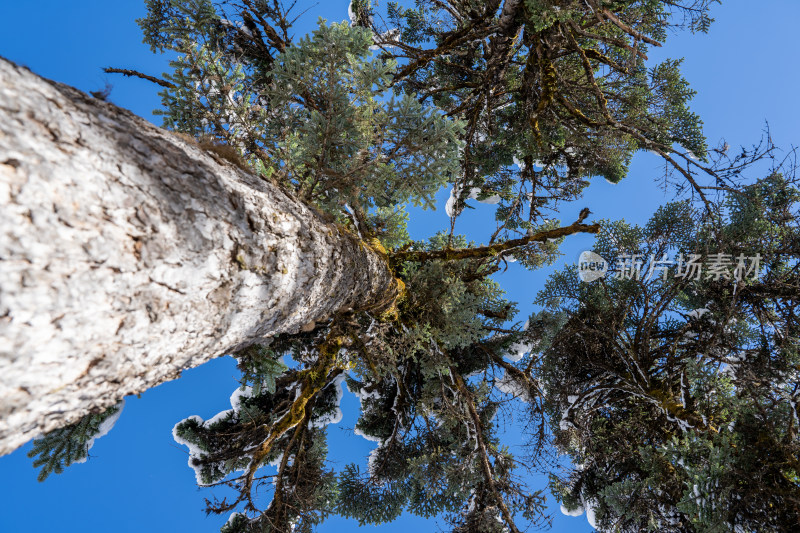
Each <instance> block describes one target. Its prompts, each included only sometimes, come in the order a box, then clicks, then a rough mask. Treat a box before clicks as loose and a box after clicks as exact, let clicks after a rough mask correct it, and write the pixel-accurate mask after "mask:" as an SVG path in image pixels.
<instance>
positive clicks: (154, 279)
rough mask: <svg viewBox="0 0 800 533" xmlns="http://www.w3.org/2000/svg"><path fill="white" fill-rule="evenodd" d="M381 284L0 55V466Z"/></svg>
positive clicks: (195, 161)
mask: <svg viewBox="0 0 800 533" xmlns="http://www.w3.org/2000/svg"><path fill="white" fill-rule="evenodd" d="M395 290H396V286H395V281H394V279H393V277H392V275H391V273H390V272H389V270H388V269H387V267H386V263H385V261H384V260H383V258H382V257H381V256H380V255H379V254H377V253H375V252H374V251H372V250H371V249H370V248H368V247H366V246H364V244H363V243H362V242H361V241H359V240H358V239H357V238H355V237H354V236H352V235H351V234H350V233H348V232H347V231H345V230H342V229H340V228H338V227H336V226H335V225H332V224H328V223H326V222H325V221H324V220H322V218H321V217H320V216H319V215H317V214H315V213H314V212H313V211H312V210H310V209H309V208H307V207H306V206H304V205H303V204H301V203H300V202H298V201H296V200H295V199H293V198H291V197H290V196H288V195H287V194H285V193H284V192H282V191H281V190H280V189H279V188H277V187H275V186H272V185H270V184H269V183H266V182H265V181H263V180H262V179H260V178H258V177H257V176H255V175H252V174H250V173H248V172H245V171H243V170H241V169H239V168H237V167H235V166H233V165H231V164H228V163H226V162H225V161H224V160H221V159H219V158H218V157H217V156H215V154H212V153H210V152H207V151H204V150H203V149H201V148H200V147H198V146H197V145H195V144H193V143H191V142H186V141H184V140H182V139H181V138H179V137H178V136H176V135H174V134H171V133H169V132H167V131H164V130H161V129H159V128H156V127H155V126H153V125H151V124H150V123H148V122H147V121H145V120H143V119H141V118H139V117H136V116H135V115H133V114H132V113H130V112H128V111H125V110H122V109H120V108H118V107H115V106H113V105H111V104H109V103H106V102H102V101H99V100H96V99H93V98H90V97H88V96H87V95H85V94H83V93H81V92H80V91H77V90H75V89H73V88H71V87H67V86H65V85H61V84H58V83H54V82H51V81H48V80H44V79H42V78H40V77H38V76H36V75H34V74H32V73H31V72H29V71H28V70H26V69H24V68H20V67H18V66H16V65H14V64H12V63H10V62H8V61H6V60H3V59H2V58H0V454H5V453H8V452H10V451H12V450H13V449H15V448H17V447H18V446H20V445H21V444H23V443H24V442H26V441H27V440H29V439H31V438H33V437H34V436H36V435H37V434H39V433H43V432H47V431H50V430H53V429H55V428H57V427H60V426H64V425H67V424H70V423H73V422H75V421H77V420H78V419H79V418H80V417H81V416H83V415H85V414H87V413H88V412H90V411H95V410H100V409H103V408H106V407H108V406H110V405H113V404H115V403H116V402H117V401H118V400H119V399H120V398H121V397H122V396H125V395H128V394H135V393H139V392H142V391H144V390H146V389H149V388H151V387H153V386H155V385H158V384H159V383H162V382H164V381H167V380H170V379H174V378H176V377H178V376H179V375H180V372H181V371H182V370H184V369H187V368H190V367H194V366H197V365H199V364H201V363H203V362H205V361H208V360H209V359H211V358H213V357H217V356H220V355H224V354H227V353H233V352H235V351H237V350H239V349H241V348H243V347H245V346H247V345H249V344H252V343H254V342H257V341H259V340H262V339H265V338H268V337H270V336H273V335H275V334H278V333H281V332H292V331H296V330H298V329H299V328H301V327H302V326H303V325H305V324H308V323H311V322H312V321H320V320H324V319H325V318H326V317H329V316H331V315H332V314H333V313H335V312H337V311H341V310H346V309H349V308H364V307H365V306H369V305H370V304H372V305H379V302H381V301H385V299H386V298H387V297H389V298H391V296H392V294H393V291H395Z"/></svg>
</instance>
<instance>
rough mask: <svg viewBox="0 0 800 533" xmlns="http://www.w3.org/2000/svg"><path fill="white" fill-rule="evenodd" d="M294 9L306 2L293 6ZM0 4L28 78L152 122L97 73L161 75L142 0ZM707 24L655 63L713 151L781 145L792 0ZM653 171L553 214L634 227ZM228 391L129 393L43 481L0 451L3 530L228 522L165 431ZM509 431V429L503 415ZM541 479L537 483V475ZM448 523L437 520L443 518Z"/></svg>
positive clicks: (791, 71)
mask: <svg viewBox="0 0 800 533" xmlns="http://www.w3.org/2000/svg"><path fill="white" fill-rule="evenodd" d="M301 3H302V2H301ZM4 4H5V5H3V7H0V55H2V56H4V57H6V58H8V59H11V60H13V61H15V62H17V63H20V64H23V65H26V66H28V67H30V68H31V69H32V70H33V71H34V72H36V73H38V74H40V75H42V76H45V77H48V78H51V79H54V80H56V81H59V82H63V83H66V84H69V85H73V86H75V87H78V88H79V89H82V90H85V91H90V90H97V89H100V88H102V87H103V85H104V84H105V82H106V81H109V82H111V83H112V84H113V85H114V90H113V92H112V93H111V101H113V102H114V103H116V104H117V105H120V106H122V107H126V108H128V109H131V110H132V111H134V112H135V113H137V114H139V115H141V116H144V117H146V118H149V119H151V120H154V121H155V122H156V123H157V124H158V123H160V121H159V120H158V119H153V117H152V115H151V111H152V110H153V109H155V108H156V107H158V105H159V100H158V97H157V96H156V92H157V91H156V89H155V88H154V87H153V86H152V85H151V84H149V83H147V82H144V81H139V80H130V79H123V78H121V77H116V76H112V75H106V74H104V73H103V72H102V71H101V68H102V67H105V66H117V67H123V68H135V69H137V70H140V71H143V72H148V73H153V74H159V73H161V72H163V71H164V70H166V60H165V58H164V57H163V56H156V55H153V54H151V53H150V51H149V49H148V48H147V47H146V46H145V45H143V44H141V35H140V32H139V29H138V27H137V26H136V24H135V22H134V20H135V19H136V18H137V17H140V16H142V15H143V14H144V4H143V2H141V1H138V0H137V1H132V0H124V1H117V2H108V1H107V0H105V1H98V0H84V1H78V2H63V1H54V0H39V1H37V0H27V1H25V2H5V3H4ZM347 4H348V2H347V0H341V1H339V0H337V1H325V2H321V3H319V4H317V5H316V6H315V7H313V8H312V9H311V11H309V12H308V13H307V14H306V15H305V16H304V19H303V21H302V23H301V24H299V25H298V26H297V32H298V34H299V33H301V32H304V31H306V30H307V29H309V28H311V27H313V25H315V23H316V20H317V17H318V16H322V17H325V18H326V19H328V20H331V21H338V20H343V19H345V18H346V17H347ZM714 15H715V17H716V19H717V21H716V23H715V24H714V25H713V26H712V29H711V32H710V33H709V34H708V35H695V36H692V35H684V34H680V35H677V36H673V37H671V38H670V39H669V40H668V41H667V44H666V46H665V47H664V48H663V49H660V50H654V51H653V53H652V54H651V58H652V60H660V59H664V58H666V57H673V58H675V57H685V58H686V59H685V62H684V65H683V72H684V75H685V76H686V78H687V79H688V80H689V81H690V82H691V84H692V86H693V87H694V88H695V89H696V90H697V91H698V95H697V97H696V98H695V100H694V104H693V108H694V110H695V111H697V112H698V113H699V114H700V115H701V117H702V118H703V120H704V123H705V132H706V135H707V137H708V139H709V144H710V145H712V146H713V145H716V143H717V142H718V141H719V140H720V139H722V138H725V139H726V140H727V142H728V143H730V145H731V146H734V147H736V146H738V145H741V144H745V145H747V144H751V143H753V142H756V141H757V140H758V139H759V137H760V135H761V133H762V130H763V128H764V126H765V121H769V124H770V128H771V132H772V137H773V139H774V141H775V142H776V143H777V144H778V145H779V146H783V147H788V146H790V145H791V144H793V143H797V142H799V141H800V135H798V133H800V127H799V126H798V125H800V100H798V99H797V97H796V92H797V85H798V81H800V80H799V79H798V78H799V77H800V74H798V69H797V52H798V48H797V45H796V41H795V40H794V38H793V37H791V36H792V35H794V33H795V32H796V21H797V20H800V2H797V1H796V0H768V1H765V2H759V3H757V4H756V3H754V2H752V1H747V0H730V1H726V2H725V4H724V5H722V6H717V7H716V9H715V11H714ZM662 168H663V165H662V164H661V163H660V162H659V161H658V160H657V159H656V158H655V157H653V156H651V155H649V154H640V155H638V156H637V157H636V159H635V161H634V164H633V166H632V168H631V172H630V175H629V176H628V177H627V178H626V179H625V180H623V182H622V183H620V184H619V185H611V184H608V183H607V182H605V180H602V179H599V180H596V181H595V182H594V183H593V184H592V186H591V187H590V188H589V191H588V194H587V195H586V197H585V198H584V199H582V200H581V201H579V202H576V203H575V204H572V205H566V206H565V207H564V210H563V211H562V214H561V217H562V220H563V221H564V222H572V221H573V220H574V219H575V218H576V216H577V213H578V211H580V209H581V208H582V207H584V206H588V207H590V208H591V210H592V211H593V213H594V215H593V218H609V219H620V218H624V219H626V220H628V221H631V222H638V223H641V222H644V221H645V220H646V219H647V218H648V216H649V215H650V214H651V213H652V212H653V211H654V210H655V209H656V207H657V206H658V205H661V204H663V203H665V202H667V201H669V200H671V196H670V194H669V193H667V194H665V193H664V192H663V191H661V190H659V188H658V187H657V183H656V181H655V180H657V179H658V178H659V176H661V172H662ZM447 196H448V192H447V191H442V192H441V193H440V194H439V196H438V199H439V205H440V208H439V210H437V211H435V212H425V213H419V212H417V211H414V212H413V213H414V220H413V222H412V228H411V230H412V233H413V236H414V237H417V238H422V237H425V236H427V235H429V234H431V233H432V231H434V230H435V229H439V228H443V227H445V226H446V225H447V223H448V221H447V218H446V215H445V214H444V210H443V205H444V201H445V200H446V199H447ZM491 209H492V208H491V206H483V205H479V207H478V209H476V210H475V211H470V212H469V213H468V214H467V215H465V216H464V217H463V218H462V219H460V220H459V224H458V225H457V230H458V231H460V232H463V233H466V234H468V235H470V236H473V237H474V238H476V239H478V240H480V238H481V236H483V235H486V230H487V229H492V228H491V227H486V225H487V224H491ZM591 243H592V238H591V237H589V236H575V237H572V238H570V239H568V241H567V243H565V245H564V247H563V248H562V250H563V251H564V254H565V255H564V257H563V261H561V265H563V264H564V263H565V262H566V263H572V262H574V261H575V260H576V259H577V256H578V254H579V253H580V251H581V250H584V249H587V248H589V247H590V246H591ZM551 271H552V269H546V270H543V271H540V272H536V273H530V272H527V271H523V270H522V269H519V268H516V267H515V266H514V265H512V266H511V268H510V269H509V270H508V272H506V273H505V274H503V275H502V276H500V277H499V278H498V279H499V280H500V282H501V283H502V285H503V287H504V288H505V289H506V290H507V291H508V292H509V293H510V295H511V297H512V299H513V300H516V301H518V302H520V308H521V309H522V313H521V315H520V318H521V320H524V319H525V315H527V314H528V313H529V312H531V311H532V309H533V308H532V305H531V302H532V300H533V298H534V297H535V295H536V292H537V291H538V290H539V288H540V287H541V285H542V282H543V280H544V279H545V277H546V275H547V273H548V272H551ZM237 385H238V381H237V371H236V368H235V365H234V361H233V359H232V358H230V357H224V358H221V359H218V360H216V361H212V362H210V363H208V364H206V365H204V366H202V367H200V368H197V369H193V370H190V371H187V372H185V373H184V376H183V377H182V378H181V379H179V380H177V381H173V382H170V383H166V384H163V385H161V386H159V387H156V388H155V389H152V390H150V391H148V392H146V393H144V394H142V395H141V398H135V397H134V398H128V400H127V404H126V406H125V409H124V412H123V413H122V416H121V418H120V420H119V422H118V423H117V425H116V427H115V428H114V429H113V430H112V431H111V433H109V434H108V435H107V436H106V437H104V438H102V439H100V440H98V441H97V442H96V443H95V446H94V448H92V451H91V456H92V457H91V459H90V460H89V461H88V462H87V463H85V464H81V465H75V466H73V467H71V468H69V469H67V471H66V472H65V473H64V474H62V475H60V476H57V475H54V476H51V477H50V478H49V479H48V480H47V481H46V482H45V483H38V482H37V481H36V472H35V471H34V470H33V468H31V464H30V463H31V460H30V459H28V458H27V457H26V455H25V454H26V452H27V451H28V450H29V449H30V444H28V445H26V446H24V447H23V448H21V449H19V450H17V451H16V452H14V453H13V454H11V455H9V456H6V457H2V458H0V479H2V486H0V501H2V502H3V505H2V508H3V510H2V511H0V531H9V532H11V531H60V532H72V531H82V532H86V531H90V532H94V531H111V530H113V531H119V532H127V531H131V532H134V531H135V532H139V531H143V530H147V531H156V532H160V531H217V530H218V528H219V526H220V525H221V524H222V523H224V521H225V517H222V518H220V517H208V518H207V517H205V515H204V513H203V511H202V510H203V498H204V497H208V496H210V494H209V493H210V492H213V491H208V490H199V489H198V488H197V487H196V486H195V484H194V474H193V472H192V470H191V469H190V468H188V467H187V465H186V458H187V456H186V452H185V449H183V448H182V447H180V446H178V445H177V444H176V443H175V442H174V441H173V440H172V437H171V434H170V431H171V429H172V427H173V425H174V424H175V423H176V422H177V421H179V420H181V419H183V418H185V417H187V416H189V415H195V414H196V415H199V416H201V417H203V418H204V419H207V418H210V417H211V416H213V415H215V414H216V413H217V412H219V411H222V410H225V409H227V408H229V403H228V399H229V396H230V394H231V392H232V391H233V390H234V389H235V388H236V386H237ZM357 405H358V403H357V401H356V399H355V398H354V397H352V396H351V395H347V394H346V395H345V397H344V400H343V410H344V413H345V416H344V419H343V420H342V422H341V423H340V424H339V425H338V426H333V427H330V429H329V433H330V448H331V453H330V457H331V459H333V460H334V461H335V462H336V463H337V465H338V466H339V467H341V466H343V465H345V464H347V463H348V462H360V463H362V464H363V462H364V461H365V459H364V458H365V456H366V455H367V454H368V453H369V451H370V450H371V449H372V447H373V444H372V443H370V442H368V441H366V440H364V439H361V438H359V437H356V436H354V435H352V432H350V431H348V429H351V428H352V427H353V426H354V424H355V421H356V417H357V412H356V410H357ZM508 433H509V436H510V437H511V438H512V439H516V438H517V437H518V432H517V431H516V429H515V426H514V424H513V420H509V427H508ZM542 483H543V481H542ZM555 513H556V514H555V517H554V518H555V520H554V528H553V530H554V531H558V532H572V531H576V532H583V531H590V530H591V528H590V527H589V525H588V524H587V522H586V519H585V517H578V518H570V517H565V516H562V515H561V514H560V513H558V511H557V509H555ZM355 525H356V524H355V523H354V522H352V521H347V520H344V519H332V520H330V521H329V522H327V523H326V524H325V525H323V526H322V527H320V528H319V531H321V532H324V533H331V532H339V531H350V530H352V529H353V528H354V527H355ZM440 525H442V526H444V524H440ZM412 528H417V529H418V530H419V531H433V530H436V529H437V528H436V522H435V521H426V520H422V519H418V518H415V517H405V516H404V517H403V518H401V519H400V520H398V521H397V522H396V523H393V524H389V525H384V526H381V527H380V528H376V527H366V528H364V529H365V530H367V531H372V530H378V531H387V532H395V531H397V532H399V531H406V530H409V529H412Z"/></svg>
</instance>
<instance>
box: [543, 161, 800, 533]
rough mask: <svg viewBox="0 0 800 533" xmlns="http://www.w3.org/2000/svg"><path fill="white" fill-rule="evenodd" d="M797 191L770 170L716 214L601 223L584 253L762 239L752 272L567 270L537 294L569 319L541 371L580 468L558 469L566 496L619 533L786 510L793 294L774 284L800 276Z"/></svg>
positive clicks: (792, 406) (741, 246) (792, 451)
mask: <svg viewBox="0 0 800 533" xmlns="http://www.w3.org/2000/svg"><path fill="white" fill-rule="evenodd" d="M797 194H798V189H797V187H796V186H795V184H794V183H793V181H791V180H788V179H786V178H784V177H783V176H782V175H780V174H777V173H773V174H770V175H769V176H768V177H767V178H765V179H762V180H759V181H757V182H754V183H753V184H751V185H748V186H745V187H743V188H742V189H740V191H737V192H735V193H731V194H729V195H727V196H726V197H724V198H723V199H722V201H721V203H720V204H719V205H718V206H717V207H718V210H717V211H714V212H715V213H722V215H721V216H718V215H714V216H713V217H709V216H702V214H701V213H700V212H693V210H692V209H691V207H690V205H689V204H688V203H686V202H678V203H673V204H669V205H667V206H664V207H662V208H661V209H660V210H659V211H658V212H657V213H656V214H655V215H654V216H653V217H652V218H651V220H650V222H649V223H648V224H647V225H646V226H645V227H644V228H639V227H635V226H629V225H627V224H625V223H623V222H614V223H606V224H605V225H604V231H603V232H602V233H601V234H600V235H599V236H598V240H597V245H596V247H595V250H594V251H595V252H596V253H598V254H600V255H601V256H603V257H605V258H607V259H610V260H611V259H612V258H614V257H616V256H618V255H619V254H622V253H628V254H630V253H639V254H641V255H642V256H643V257H645V258H647V257H650V256H655V257H657V258H660V257H662V254H663V253H665V252H674V253H679V252H680V253H683V254H689V253H695V254H698V255H700V256H702V257H704V258H708V257H711V256H712V254H714V253H716V252H720V251H724V252H725V253H729V254H732V255H733V256H734V257H735V256H737V255H738V254H740V253H744V254H746V255H755V254H756V253H757V252H758V253H762V254H764V261H763V263H762V266H764V271H763V272H761V273H760V276H759V277H758V279H754V278H753V276H750V277H749V278H748V279H743V280H741V281H738V282H737V281H736V280H734V279H733V278H730V277H729V278H727V279H726V278H720V279H717V280H715V279H714V278H713V277H710V276H706V275H704V276H702V277H701V278H700V279H697V280H695V279H686V278H676V277H672V275H670V276H668V277H666V278H662V277H661V276H654V277H653V278H652V279H649V280H648V279H645V278H643V279H641V280H639V281H637V280H634V279H620V278H616V277H614V276H610V277H606V278H605V279H602V280H600V281H596V282H593V283H591V284H587V283H581V282H578V281H577V276H576V273H575V271H574V269H569V270H567V271H564V272H561V273H558V274H556V275H554V276H553V277H552V278H551V279H550V280H549V281H548V282H547V284H546V286H545V288H544V290H543V291H542V293H541V294H540V297H539V298H540V301H541V302H543V303H546V304H548V305H549V306H551V308H552V309H553V312H557V313H560V314H561V315H562V316H564V317H566V320H565V322H563V325H560V326H558V327H557V329H555V331H554V332H553V334H554V342H553V344H552V345H551V346H550V347H549V348H547V349H545V350H544V351H543V353H542V355H543V358H542V363H541V367H540V368H539V369H538V375H539V376H540V379H542V381H543V383H544V386H545V387H546V389H547V390H548V395H547V402H546V409H547V412H548V413H549V417H550V421H551V423H550V425H551V428H552V430H553V433H554V436H555V442H556V444H557V446H558V447H559V448H560V449H561V450H562V451H564V452H566V453H568V454H570V456H571V457H572V459H573V461H574V463H575V464H576V465H580V466H579V467H578V468H576V469H574V470H572V471H570V472H569V473H568V474H567V476H566V477H560V476H559V477H554V478H553V483H552V488H553V489H554V491H557V493H559V494H560V495H561V497H562V498H563V501H564V504H565V506H566V507H567V508H571V509H574V508H576V507H577V506H578V505H580V504H581V502H589V501H591V502H593V503H592V506H593V508H594V510H595V515H596V517H597V520H598V522H599V523H600V524H601V525H602V527H603V528H611V527H614V528H619V529H620V530H622V531H707V532H711V531H730V530H733V529H737V528H738V529H741V530H754V531H756V530H757V531H762V530H763V531H767V530H769V531H779V530H780V531H784V530H786V531H788V530H789V529H787V527H788V525H789V524H794V523H796V522H797V520H798V517H800V511H798V508H797V506H796V504H795V503H794V502H796V498H797V495H798V494H800V484H798V483H797V476H796V471H797V470H796V465H797V461H796V457H797V454H798V452H800V441H799V440H798V438H797V433H796V431H795V430H794V429H792V428H794V427H795V426H796V420H797V418H796V417H797V404H796V396H795V391H796V388H797V380H798V370H797V369H798V366H796V364H797V363H796V362H797V361H798V346H800V337H798V331H800V330H798V324H797V318H796V316H795V313H794V311H793V310H790V307H793V305H792V304H791V303H790V302H791V301H792V300H793V299H794V298H796V292H794V293H793V294H794V295H792V294H790V292H787V291H785V290H784V289H783V288H784V287H788V286H792V287H797V283H798V276H797V265H798V251H797V248H796V246H794V245H793V244H792V243H794V242H796V239H797V235H798V229H800V228H798V225H797V220H798V212H797V207H798V204H797V198H798V196H797ZM723 208H724V209H723ZM612 263H613V260H612ZM644 273H645V271H643V274H644ZM792 290H796V289H792ZM787 304H788V305H787ZM612 525H613V526H612Z"/></svg>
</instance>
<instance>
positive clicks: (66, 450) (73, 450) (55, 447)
mask: <svg viewBox="0 0 800 533" xmlns="http://www.w3.org/2000/svg"><path fill="white" fill-rule="evenodd" d="M121 410H122V405H121V404H120V405H115V406H114V407H110V408H108V409H107V410H106V411H104V412H102V413H96V414H89V415H86V416H85V417H83V418H82V419H81V420H80V421H79V422H78V423H77V424H73V425H71V426H67V427H63V428H60V429H56V430H54V431H51V432H50V433H48V434H46V435H45V436H43V437H42V438H40V439H35V440H34V441H33V448H32V449H31V451H29V452H28V457H31V458H34V457H35V458H36V459H34V461H33V467H34V468H39V467H42V469H41V470H40V471H39V476H38V479H39V481H44V480H45V479H47V477H48V476H49V475H50V474H52V473H56V474H61V473H62V472H63V471H64V468H66V467H68V466H70V465H72V464H74V463H82V462H84V461H85V460H86V458H87V457H88V456H89V448H91V447H92V444H93V443H94V440H95V439H96V438H99V437H101V436H102V435H105V433H106V432H108V430H110V429H111V428H110V426H109V424H108V423H111V424H113V421H114V420H116V416H119V412H120V411H121ZM112 417H113V418H112ZM106 422H108V423H106ZM104 423H106V424H104Z"/></svg>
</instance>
